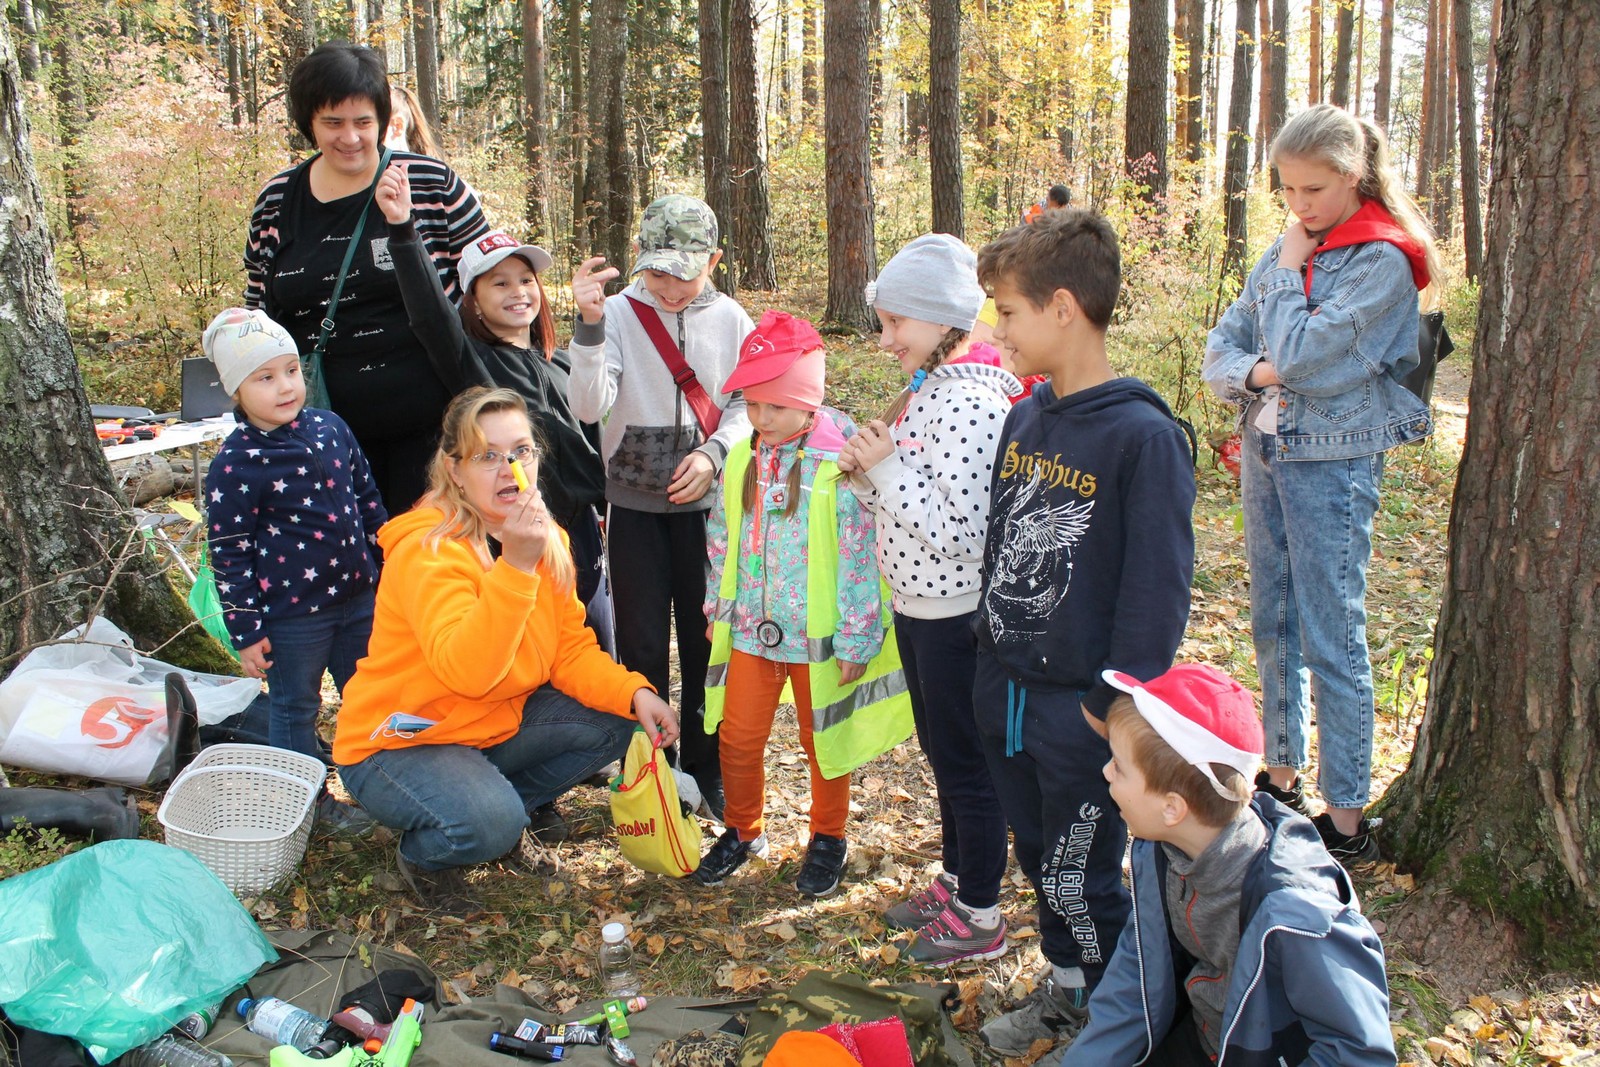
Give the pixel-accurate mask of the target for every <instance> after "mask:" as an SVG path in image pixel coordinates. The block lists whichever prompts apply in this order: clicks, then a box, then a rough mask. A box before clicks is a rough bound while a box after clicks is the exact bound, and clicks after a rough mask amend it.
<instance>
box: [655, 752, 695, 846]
mask: <svg viewBox="0 0 1600 1067" xmlns="http://www.w3.org/2000/svg"><path fill="white" fill-rule="evenodd" d="M660 758H661V747H660V745H652V746H651V748H650V767H651V769H652V770H653V771H654V772H655V773H654V774H653V775H652V776H651V777H653V778H654V779H655V782H656V803H657V804H659V805H660V807H661V811H662V814H664V815H665V816H666V818H665V819H663V820H662V824H663V825H662V827H661V829H662V830H663V831H664V832H665V836H666V839H667V847H668V848H669V849H670V850H671V851H672V862H674V863H676V864H677V865H678V869H679V870H680V871H682V872H683V873H684V874H688V873H689V872H690V871H692V870H694V869H695V867H696V865H697V864H698V861H699V859H700V857H699V856H698V855H696V856H695V857H694V858H695V861H696V862H695V863H691V862H690V861H689V849H688V847H687V845H686V843H685V842H684V840H683V838H682V837H681V836H680V835H679V833H678V830H679V824H680V822H681V819H680V816H681V815H682V812H681V811H680V810H678V809H677V807H676V803H675V801H676V795H674V798H673V801H674V802H672V803H669V802H668V799H667V787H666V786H665V785H664V784H662V781H661V768H660V766H659V764H658V763H657V760H659V759H660ZM667 773H668V774H671V773H672V771H671V769H670V768H669V769H668V771H667ZM673 793H674V794H676V793H677V790H676V789H674V790H673Z"/></svg>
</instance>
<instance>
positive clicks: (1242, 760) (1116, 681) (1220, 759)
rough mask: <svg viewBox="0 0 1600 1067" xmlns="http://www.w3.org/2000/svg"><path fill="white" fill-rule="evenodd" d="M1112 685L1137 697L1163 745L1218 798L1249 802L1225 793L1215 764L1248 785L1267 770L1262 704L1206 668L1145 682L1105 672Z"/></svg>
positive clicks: (1181, 668) (1179, 669)
mask: <svg viewBox="0 0 1600 1067" xmlns="http://www.w3.org/2000/svg"><path fill="white" fill-rule="evenodd" d="M1100 676H1101V677H1102V678H1104V679H1105V680H1106V681H1107V682H1108V683H1109V684H1111V685H1113V686H1116V687H1117V688H1118V689H1120V690H1122V691H1123V692H1124V693H1130V694H1132V695H1133V704H1134V707H1136V708H1138V709H1139V714H1141V715H1143V716H1144V719H1145V721H1146V722H1148V723H1149V724H1150V726H1151V728H1152V729H1154V730H1155V732H1156V733H1157V734H1159V735H1160V736H1161V740H1163V741H1165V742H1166V743H1167V744H1168V745H1171V746H1172V750H1173V751H1174V752H1176V753H1177V754H1178V755H1180V756H1182V757H1183V758H1184V760H1185V761H1186V762H1188V763H1190V764H1192V765H1193V766H1194V767H1195V769H1196V770H1198V771H1199V772H1200V773H1201V774H1203V775H1205V776H1206V778H1207V779H1208V780H1209V781H1210V782H1211V785H1212V787H1213V788H1214V789H1216V791H1217V792H1218V793H1220V794H1221V795H1223V796H1225V797H1227V798H1228V799H1229V800H1244V799H1247V797H1248V794H1246V796H1245V797H1240V796H1235V795H1234V794H1233V793H1232V792H1231V791H1230V790H1227V789H1224V788H1223V786H1222V783H1221V782H1219V781H1218V780H1217V776H1216V773H1215V772H1213V771H1212V769H1211V765H1212V764H1213V763H1220V764H1222V765H1223V766H1224V767H1232V768H1233V769H1234V770H1236V771H1238V772H1239V773H1240V774H1242V775H1244V776H1245V779H1246V780H1247V781H1248V780H1250V779H1252V778H1254V777H1255V773H1256V769H1257V768H1258V767H1260V766H1261V754H1262V752H1263V751H1264V749H1265V737H1264V735H1263V734H1262V730H1261V719H1260V717H1259V716H1258V715H1256V702H1255V698H1253V697H1252V696H1251V695H1250V693H1249V692H1248V691H1247V690H1246V689H1245V688H1244V686H1242V685H1240V684H1239V683H1238V682H1236V681H1234V680H1233V679H1232V678H1230V677H1229V676H1228V675H1226V674H1224V673H1223V672H1221V671H1219V670H1217V669H1216V668H1215V667H1209V666H1207V665H1205V664H1203V663H1180V664H1179V665H1178V666H1176V667H1173V668H1172V669H1171V670H1169V671H1167V672H1166V673H1165V674H1163V675H1161V676H1159V677H1157V678H1154V679H1152V680H1150V681H1148V682H1140V681H1139V680H1138V679H1137V678H1134V677H1132V676H1131V675H1127V674H1123V673H1122V672H1121V671H1103V672H1101V675H1100Z"/></svg>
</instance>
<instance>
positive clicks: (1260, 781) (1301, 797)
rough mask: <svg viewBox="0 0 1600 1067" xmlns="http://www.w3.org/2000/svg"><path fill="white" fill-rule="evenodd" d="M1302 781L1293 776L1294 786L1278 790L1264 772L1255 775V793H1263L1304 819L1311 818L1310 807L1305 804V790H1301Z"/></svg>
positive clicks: (1298, 777)
mask: <svg viewBox="0 0 1600 1067" xmlns="http://www.w3.org/2000/svg"><path fill="white" fill-rule="evenodd" d="M1303 782H1304V779H1302V778H1301V777H1300V776H1299V775H1298V774H1297V775H1295V776H1294V784H1293V785H1291V786H1290V787H1289V788H1288V789H1279V788H1278V787H1277V786H1275V785H1273V784H1272V778H1271V776H1270V775H1268V774H1267V772H1266V771H1262V772H1261V773H1259V774H1257V775H1256V792H1257V793H1265V794H1267V796H1269V797H1271V798H1272V799H1273V800H1276V801H1277V802H1278V803H1279V804H1282V805H1283V806H1284V807H1286V808H1291V809H1293V810H1294V811H1297V812H1299V813H1300V814H1301V815H1304V816H1305V817H1306V818H1308V819H1309V818H1311V805H1309V804H1307V803H1306V794H1305V790H1304V789H1303V788H1302V783H1303Z"/></svg>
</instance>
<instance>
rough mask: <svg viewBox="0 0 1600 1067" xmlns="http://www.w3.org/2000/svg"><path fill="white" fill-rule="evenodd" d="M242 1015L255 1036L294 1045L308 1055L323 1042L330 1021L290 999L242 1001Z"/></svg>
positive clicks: (262, 998)
mask: <svg viewBox="0 0 1600 1067" xmlns="http://www.w3.org/2000/svg"><path fill="white" fill-rule="evenodd" d="M238 1011H239V1015H240V1017H242V1018H243V1019H244V1025H245V1026H246V1027H247V1028H248V1029H249V1030H250V1032H251V1033H252V1034H260V1035H261V1036H262V1037H264V1038H266V1039H267V1040H268V1041H271V1042H273V1043H274V1044H278V1045H292V1046H294V1047H295V1048H296V1049H299V1050H300V1051H301V1052H305V1051H307V1050H308V1049H310V1048H311V1047H312V1046H313V1045H315V1044H316V1043H317V1042H318V1041H321V1040H322V1035H323V1034H324V1033H326V1032H327V1030H328V1020H326V1019H324V1018H323V1017H322V1016H320V1015H313V1014H311V1013H310V1012H309V1011H306V1010H305V1009H304V1008H297V1007H295V1006H294V1005H293V1004H290V1003H289V1002H288V1001H287V1000H280V999H279V998H277V997H261V998H260V999H259V1000H250V999H246V1000H241V1001H239V1008H238Z"/></svg>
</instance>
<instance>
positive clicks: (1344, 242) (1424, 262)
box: [1306, 200, 1431, 297]
mask: <svg viewBox="0 0 1600 1067" xmlns="http://www.w3.org/2000/svg"><path fill="white" fill-rule="evenodd" d="M1368 241H1387V242H1389V243H1390V244H1392V245H1394V246H1395V247H1396V248H1398V249H1399V250H1400V251H1402V252H1404V253H1405V254H1406V259H1408V260H1410V261H1411V280H1412V281H1413V282H1414V283H1416V286H1417V292H1419V293H1420V292H1421V291H1422V290H1424V289H1426V288H1427V287H1428V282H1429V281H1430V280H1431V279H1430V278H1429V277H1428V253H1427V250H1426V249H1425V248H1423V246H1422V243H1421V242H1420V241H1418V240H1417V239H1416V238H1415V237H1412V236H1411V235H1410V234H1409V233H1407V232H1406V231H1405V230H1403V229H1401V228H1400V224H1399V223H1398V222H1395V221H1394V216H1393V215H1391V214H1389V211H1388V209H1387V208H1385V207H1384V206H1383V205H1382V204H1381V203H1379V202H1378V201H1376V200H1364V201H1362V203H1361V206H1360V207H1359V208H1357V209H1356V213H1355V214H1354V215H1351V216H1350V217H1349V218H1347V219H1345V220H1344V221H1343V222H1341V223H1339V225H1337V226H1335V227H1334V228H1333V229H1331V230H1329V231H1328V236H1326V237H1324V238H1323V239H1322V243H1321V244H1320V245H1318V246H1317V250H1316V251H1315V252H1313V253H1311V258H1310V259H1308V260H1307V261H1306V296H1307V297H1310V296H1311V271H1312V268H1313V265H1314V264H1315V263H1316V261H1317V256H1319V255H1321V254H1322V253H1323V252H1331V251H1332V250H1333V249H1335V248H1345V247H1347V246H1349V245H1360V244H1366V243H1367V242H1368Z"/></svg>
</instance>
